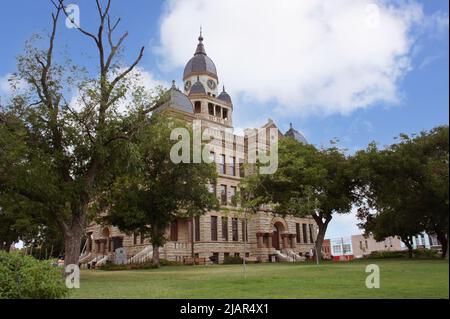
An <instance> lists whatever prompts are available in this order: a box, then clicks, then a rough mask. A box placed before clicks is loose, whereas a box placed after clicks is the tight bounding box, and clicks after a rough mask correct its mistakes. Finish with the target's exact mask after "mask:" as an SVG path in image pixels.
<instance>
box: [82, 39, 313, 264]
mask: <svg viewBox="0 0 450 319" xmlns="http://www.w3.org/2000/svg"><path fill="white" fill-rule="evenodd" d="M218 88H219V78H218V76H217V71H216V67H215V65H214V63H213V61H212V60H211V59H210V58H209V57H208V56H207V54H206V52H205V48H204V44H203V37H202V36H201V35H200V37H199V43H198V45H197V49H196V51H195V54H194V57H192V58H191V59H190V60H189V62H188V63H187V64H186V67H185V69H184V74H183V88H182V89H181V90H180V89H178V88H177V87H176V86H175V82H174V84H173V86H172V88H171V89H170V101H169V102H167V103H166V104H165V105H163V106H161V107H160V109H159V110H157V111H158V112H165V113H167V114H169V115H170V116H174V117H177V118H182V119H184V120H186V121H190V122H191V121H192V122H193V121H195V120H201V128H202V132H203V131H205V133H207V134H208V135H209V136H215V137H217V138H219V137H221V138H223V137H224V135H226V134H228V135H227V136H226V137H225V139H227V138H228V140H231V143H223V142H222V140H221V139H220V141H219V142H217V143H212V144H213V145H214V148H213V150H212V151H211V158H214V160H215V162H216V164H217V170H218V174H219V175H218V176H219V177H218V179H217V185H213V186H211V191H212V192H215V193H216V195H217V196H218V198H219V201H220V202H221V205H222V209H221V210H219V211H210V212H208V213H207V214H205V215H203V216H200V217H197V218H188V219H178V220H176V221H175V222H173V223H172V225H171V227H170V228H169V229H167V243H166V244H165V245H164V247H162V248H161V249H160V257H161V258H163V259H167V260H172V261H179V262H186V261H188V260H192V259H193V257H196V258H198V259H202V260H206V261H207V262H217V263H221V262H223V261H224V259H225V258H226V257H227V256H231V257H235V256H236V257H237V256H239V257H244V256H246V257H247V259H248V260H254V261H256V260H258V261H268V260H269V259H270V260H287V261H295V260H302V259H303V258H304V257H302V256H304V255H305V254H308V253H310V252H311V250H312V249H313V247H314V241H315V237H316V230H317V227H316V224H315V223H314V220H313V219H312V218H295V217H292V216H276V215H274V214H273V213H271V212H270V210H269V209H268V208H264V207H261V208H260V210H259V211H258V212H257V213H256V214H248V215H246V216H245V215H244V214H243V212H242V210H240V209H239V207H237V206H236V203H235V201H234V196H235V195H236V194H237V192H238V190H239V183H240V180H241V179H242V178H243V177H244V176H245V174H250V173H251V172H249V171H248V169H247V171H246V169H244V163H245V162H246V159H247V156H248V152H249V151H250V150H249V147H250V146H249V145H250V143H249V140H248V138H246V137H242V136H238V135H234V134H233V133H232V129H233V109H234V105H233V102H232V99H231V97H230V95H229V94H228V93H227V92H226V91H225V87H223V89H222V90H221V92H219V89H218ZM196 122H197V123H198V122H199V121H196ZM260 129H263V130H268V129H276V131H277V132H278V137H279V138H284V137H285V136H289V137H291V138H295V139H297V140H299V141H301V142H303V143H306V140H305V138H304V137H303V136H302V135H301V134H300V133H299V132H297V131H296V130H295V129H294V128H292V126H291V128H290V130H289V131H288V132H286V133H285V134H284V135H283V134H282V133H281V132H279V131H278V129H277V127H276V125H275V123H274V122H273V121H271V120H269V121H268V123H267V124H266V125H264V126H263V127H262V128H260ZM250 131H251V130H250ZM250 131H246V136H248V135H251V134H247V133H249V132H250ZM227 132H228V133H227ZM230 132H231V133H230ZM205 133H204V134H205ZM250 133H251V132H250ZM245 217H246V218H245ZM86 233H87V242H86V245H85V248H84V250H83V253H82V255H81V257H80V263H82V264H89V265H91V266H93V265H95V264H96V265H99V264H102V263H105V262H106V261H107V260H110V261H113V262H114V260H117V256H115V254H116V249H118V248H123V249H122V250H123V254H125V256H126V257H125V258H126V260H127V261H128V262H140V261H144V260H148V259H149V258H151V256H152V248H151V244H150V243H149V242H148V239H146V238H144V237H142V236H140V235H139V234H135V235H132V236H128V235H126V234H124V233H122V232H120V230H119V229H117V228H116V227H113V226H108V225H98V224H92V225H90V226H89V227H88V228H87V230H86Z"/></svg>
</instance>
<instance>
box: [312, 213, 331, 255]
mask: <svg viewBox="0 0 450 319" xmlns="http://www.w3.org/2000/svg"><path fill="white" fill-rule="evenodd" d="M313 218H314V221H315V222H316V224H317V227H319V232H318V233H317V238H316V243H315V244H316V250H317V252H314V254H316V253H317V254H318V255H319V259H322V245H323V241H324V239H325V234H326V232H327V228H328V224H329V223H330V221H331V215H329V216H328V217H327V218H325V221H324V219H323V218H322V217H321V216H317V215H315V214H313Z"/></svg>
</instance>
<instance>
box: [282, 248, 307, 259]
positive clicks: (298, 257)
mask: <svg viewBox="0 0 450 319" xmlns="http://www.w3.org/2000/svg"><path fill="white" fill-rule="evenodd" d="M286 255H287V256H289V257H291V258H292V259H293V261H305V260H306V258H305V257H303V256H300V255H299V254H297V253H296V252H294V251H293V250H287V251H286Z"/></svg>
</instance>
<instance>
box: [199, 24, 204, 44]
mask: <svg viewBox="0 0 450 319" xmlns="http://www.w3.org/2000/svg"><path fill="white" fill-rule="evenodd" d="M198 41H200V42H202V41H203V27H202V25H200V36H199V37H198Z"/></svg>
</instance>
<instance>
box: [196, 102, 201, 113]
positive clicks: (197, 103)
mask: <svg viewBox="0 0 450 319" xmlns="http://www.w3.org/2000/svg"><path fill="white" fill-rule="evenodd" d="M201 112H202V102H198V101H197V102H195V113H201Z"/></svg>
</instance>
